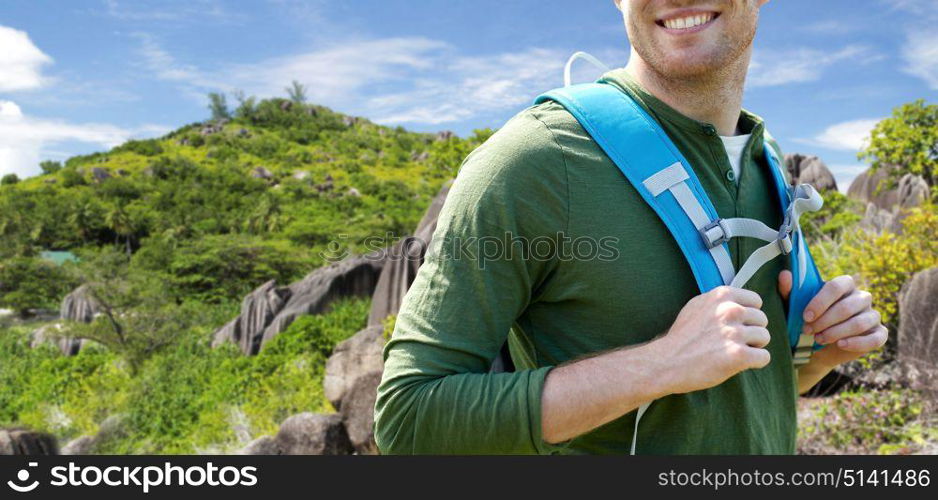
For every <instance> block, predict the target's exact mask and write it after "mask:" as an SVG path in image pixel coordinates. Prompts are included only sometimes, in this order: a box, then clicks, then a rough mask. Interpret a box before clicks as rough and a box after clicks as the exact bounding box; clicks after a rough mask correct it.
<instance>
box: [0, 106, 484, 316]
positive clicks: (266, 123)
mask: <svg viewBox="0 0 938 500" xmlns="http://www.w3.org/2000/svg"><path fill="white" fill-rule="evenodd" d="M224 114H225V112H222V115H224ZM489 134H490V132H489V131H477V132H476V135H475V136H474V137H472V138H469V139H462V138H459V137H457V136H454V135H452V134H449V133H441V134H421V133H413V132H408V131H406V130H404V129H403V128H400V127H398V128H389V127H384V126H380V125H376V124H374V123H371V122H369V121H368V120H365V119H362V118H354V117H350V116H346V115H342V114H340V113H336V112H334V111H332V110H330V109H328V108H325V107H323V106H316V105H308V104H303V103H299V102H293V101H289V100H285V99H269V100H263V101H260V102H257V103H255V102H254V100H253V99H247V100H245V101H244V102H242V104H241V106H240V107H239V108H238V109H237V110H236V111H235V112H234V113H233V116H230V117H229V118H221V119H219V120H214V121H208V122H205V123H194V124H191V125H187V126H184V127H182V128H180V129H178V130H176V131H174V132H172V133H169V134H167V135H166V136H164V137H161V138H158V139H149V140H132V141H129V142H127V143H125V144H123V145H121V146H118V147H116V148H114V149H112V150H111V151H108V152H101V153H95V154H91V155H85V156H77V157H74V158H71V159H69V160H68V161H66V162H65V163H64V165H60V164H57V163H52V162H45V163H44V164H43V170H44V171H45V172H47V173H46V174H44V175H40V176H37V177H32V178H29V179H25V180H22V181H19V182H16V183H8V184H6V185H4V186H2V187H0V238H2V240H3V241H4V245H3V246H2V248H0V263H2V262H3V261H10V260H11V259H17V260H16V266H18V269H19V271H18V272H25V273H26V274H43V273H42V272H39V273H37V271H36V269H37V268H42V266H43V265H44V264H43V263H40V262H38V261H35V260H33V261H25V260H23V259H34V258H35V257H37V256H39V255H40V254H41V252H48V251H70V252H73V253H75V254H76V255H78V256H79V257H80V258H84V259H88V258H91V256H92V255H93V254H95V253H98V252H100V251H102V250H111V249H120V251H122V252H123V253H125V254H126V255H128V256H130V259H129V261H128V263H127V265H128V266H130V268H131V269H133V270H139V271H149V272H154V273H158V274H160V275H163V277H164V278H165V280H166V281H167V282H168V283H170V284H171V288H172V292H173V293H174V294H176V295H177V296H179V297H180V298H185V297H187V298H198V299H199V300H203V301H209V302H222V301H224V300H230V299H237V298H238V297H239V296H240V295H241V294H243V293H244V292H246V291H248V290H250V289H251V288H252V287H254V286H256V285H258V284H260V283H262V282H263V281H266V280H267V279H272V278H276V279H279V280H283V281H289V280H291V279H294V278H298V277H300V276H302V275H304V274H305V273H307V272H308V271H310V270H312V269H314V268H316V267H318V266H319V265H321V264H322V263H323V261H324V257H329V256H331V255H341V254H343V253H345V252H348V251H351V252H362V251H365V250H368V249H369V248H371V247H374V246H375V245H376V244H380V243H381V242H383V241H386V240H388V239H389V236H391V237H400V236H403V235H406V234H408V232H409V231H412V230H413V228H414V227H415V226H416V224H417V222H418V221H419V219H420V216H421V215H422V213H423V211H424V209H425V208H426V206H427V205H428V204H429V201H430V199H431V198H432V196H433V195H434V194H435V193H436V192H437V191H438V190H439V188H440V186H441V184H442V183H443V182H444V181H445V180H447V179H449V178H451V177H452V176H453V175H454V173H455V171H456V168H457V167H458V166H459V163H460V162H461V161H462V159H463V158H464V157H465V155H466V154H468V152H469V151H471V150H472V149H473V148H474V147H475V146H476V145H478V144H479V143H480V142H481V141H483V140H484V139H486V138H487V137H488V135H489ZM382 246H383V245H382ZM0 265H2V264H0ZM7 267H9V266H7ZM9 272H11V271H9V269H8V271H7V274H9ZM46 272H47V273H48V274H53V275H54V274H55V272H54V271H49V270H46ZM59 279H65V278H59ZM10 281H12V280H11V279H7V280H4V279H3V277H2V276H0V308H3V307H9V308H13V309H16V310H21V311H25V310H26V309H28V308H37V307H51V306H54V305H55V303H56V302H57V300H58V299H60V298H61V297H59V296H57V295H59V294H60V293H61V289H59V288H56V287H52V289H50V290H46V291H41V292H40V290H38V289H33V290H31V293H30V294H29V295H31V296H32V298H31V299H26V298H25V297H23V296H22V294H16V293H14V292H15V291H16V290H13V288H14V285H12V284H10V283H9V282H10ZM33 288H36V287H33ZM37 292H39V293H37ZM10 294H13V295H12V296H11V297H6V296H7V295H10Z"/></svg>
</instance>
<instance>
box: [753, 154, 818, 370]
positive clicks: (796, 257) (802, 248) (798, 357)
mask: <svg viewBox="0 0 938 500" xmlns="http://www.w3.org/2000/svg"><path fill="white" fill-rule="evenodd" d="M763 149H764V150H765V156H766V161H767V162H768V164H769V166H770V170H771V171H772V180H773V181H774V184H775V189H776V192H777V193H778V199H779V202H780V203H781V205H782V213H785V211H786V210H787V209H788V207H789V206H790V205H791V203H792V201H793V200H792V188H791V187H789V184H788V182H787V181H786V180H785V175H784V174H783V173H782V166H781V162H780V161H779V159H778V158H777V157H776V156H775V150H774V149H772V147H771V146H770V145H769V143H768V142H766V143H765V144H764V148H763ZM792 239H793V241H792V247H793V248H792V253H791V254H790V257H791V276H792V287H791V294H790V295H789V297H788V317H787V320H788V321H787V323H788V340H789V342H790V344H791V346H792V349H793V350H794V357H795V363H796V364H801V363H804V362H807V360H808V358H810V356H811V352H813V351H815V350H818V349H821V348H822V347H823V346H821V345H819V344H816V343H815V342H814V336H813V335H802V334H801V330H802V328H803V327H804V310H805V307H807V305H808V303H809V302H811V299H812V298H814V296H815V295H817V293H818V292H819V291H820V290H821V288H822V287H823V286H824V280H823V279H822V278H821V273H820V271H818V268H817V265H815V263H814V258H813V257H812V256H811V251H810V250H809V249H808V245H807V244H806V243H805V241H804V234H803V233H802V232H801V230H800V229H796V230H795V231H793V233H792Z"/></svg>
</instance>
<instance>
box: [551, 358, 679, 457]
mask: <svg viewBox="0 0 938 500" xmlns="http://www.w3.org/2000/svg"><path fill="white" fill-rule="evenodd" d="M656 351H657V350H656V349H655V345H654V343H653V342H652V343H648V344H643V345H640V346H636V347H630V348H624V349H618V350H615V351H609V352H607V353H604V354H600V355H598V356H593V357H590V358H586V359H581V360H579V361H575V362H572V363H569V364H565V365H561V366H558V367H557V368H554V369H553V370H551V372H550V373H549V374H548V376H547V380H546V381H545V383H544V389H543V394H542V396H541V432H542V435H543V439H544V440H545V441H546V442H548V443H559V442H562V441H566V440H568V439H572V438H574V437H576V436H579V435H580V434H584V433H586V432H589V431H591V430H593V429H595V428H597V427H599V426H601V425H603V424H606V423H608V422H611V421H612V420H615V419H617V418H619V417H621V416H622V415H624V414H626V413H628V412H630V411H632V410H634V409H636V408H638V407H639V406H641V405H642V404H644V403H648V402H651V401H653V400H655V399H658V398H660V397H663V396H665V395H667V394H668V393H669V391H668V389H667V387H669V385H668V379H667V374H668V372H669V371H670V370H669V369H668V367H667V366H666V363H665V359H664V358H663V357H662V356H660V355H658V354H657V352H656Z"/></svg>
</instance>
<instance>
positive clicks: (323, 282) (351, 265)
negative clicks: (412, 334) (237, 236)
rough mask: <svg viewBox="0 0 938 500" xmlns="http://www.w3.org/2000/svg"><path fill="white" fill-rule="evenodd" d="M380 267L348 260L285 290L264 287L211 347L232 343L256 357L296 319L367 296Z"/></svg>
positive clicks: (362, 259) (375, 261)
mask: <svg viewBox="0 0 938 500" xmlns="http://www.w3.org/2000/svg"><path fill="white" fill-rule="evenodd" d="M383 266H384V261H383V260H381V258H380V256H379V255H369V256H352V257H349V258H346V259H345V260H343V261H341V262H336V263H334V264H330V265H328V266H325V267H322V268H320V269H317V270H315V271H313V272H312V273H310V274H309V275H307V276H306V277H305V278H303V279H302V280H301V281H298V282H296V283H293V284H292V285H290V286H289V287H277V285H276V282H274V281H269V282H267V283H264V284H263V285H261V286H260V287H259V288H258V289H256V290H254V291H253V292H251V293H250V294H249V295H248V296H247V297H245V298H244V300H243V301H242V303H241V314H240V315H239V316H238V317H237V318H235V319H233V320H232V321H230V322H228V323H227V324H226V325H225V326H223V327H221V328H220V329H218V330H217V331H216V332H215V334H214V336H213V341H212V345H214V346H218V345H220V344H222V343H224V342H234V343H235V344H237V345H238V346H239V347H240V348H241V351H242V352H243V353H245V354H257V353H258V352H259V351H260V349H261V347H262V346H263V345H264V344H265V343H266V342H268V341H270V340H271V339H273V338H274V337H276V336H277V334H279V333H280V332H282V331H283V330H285V329H286V328H287V327H289V326H290V324H291V323H293V321H294V320H295V319H296V318H298V317H299V316H302V315H304V314H320V313H323V312H325V311H326V310H328V308H329V306H330V305H331V304H332V303H333V302H335V301H336V300H338V299H341V298H345V297H367V296H370V295H371V294H372V293H373V292H374V289H375V284H376V283H377V281H378V276H379V274H380V273H381V269H382V267H383Z"/></svg>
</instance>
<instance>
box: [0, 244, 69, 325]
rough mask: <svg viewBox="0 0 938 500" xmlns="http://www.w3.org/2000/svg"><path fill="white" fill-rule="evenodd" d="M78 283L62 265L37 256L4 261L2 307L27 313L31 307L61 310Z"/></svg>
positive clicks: (1, 263)
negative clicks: (64, 300) (62, 301)
mask: <svg viewBox="0 0 938 500" xmlns="http://www.w3.org/2000/svg"><path fill="white" fill-rule="evenodd" d="M74 286H75V282H74V280H73V279H71V277H70V276H69V275H68V273H67V272H65V271H64V270H63V269H62V268H61V267H59V266H57V265H56V264H54V263H52V262H49V261H46V260H43V259H39V258H36V257H15V258H12V259H8V260H5V261H0V307H6V308H9V309H13V310H14V311H17V312H18V313H19V314H20V315H21V316H27V315H28V313H29V310H30V309H58V305H59V301H61V300H62V297H64V296H65V294H67V293H68V292H69V291H70V290H71V289H72V288H73V287H74Z"/></svg>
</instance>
